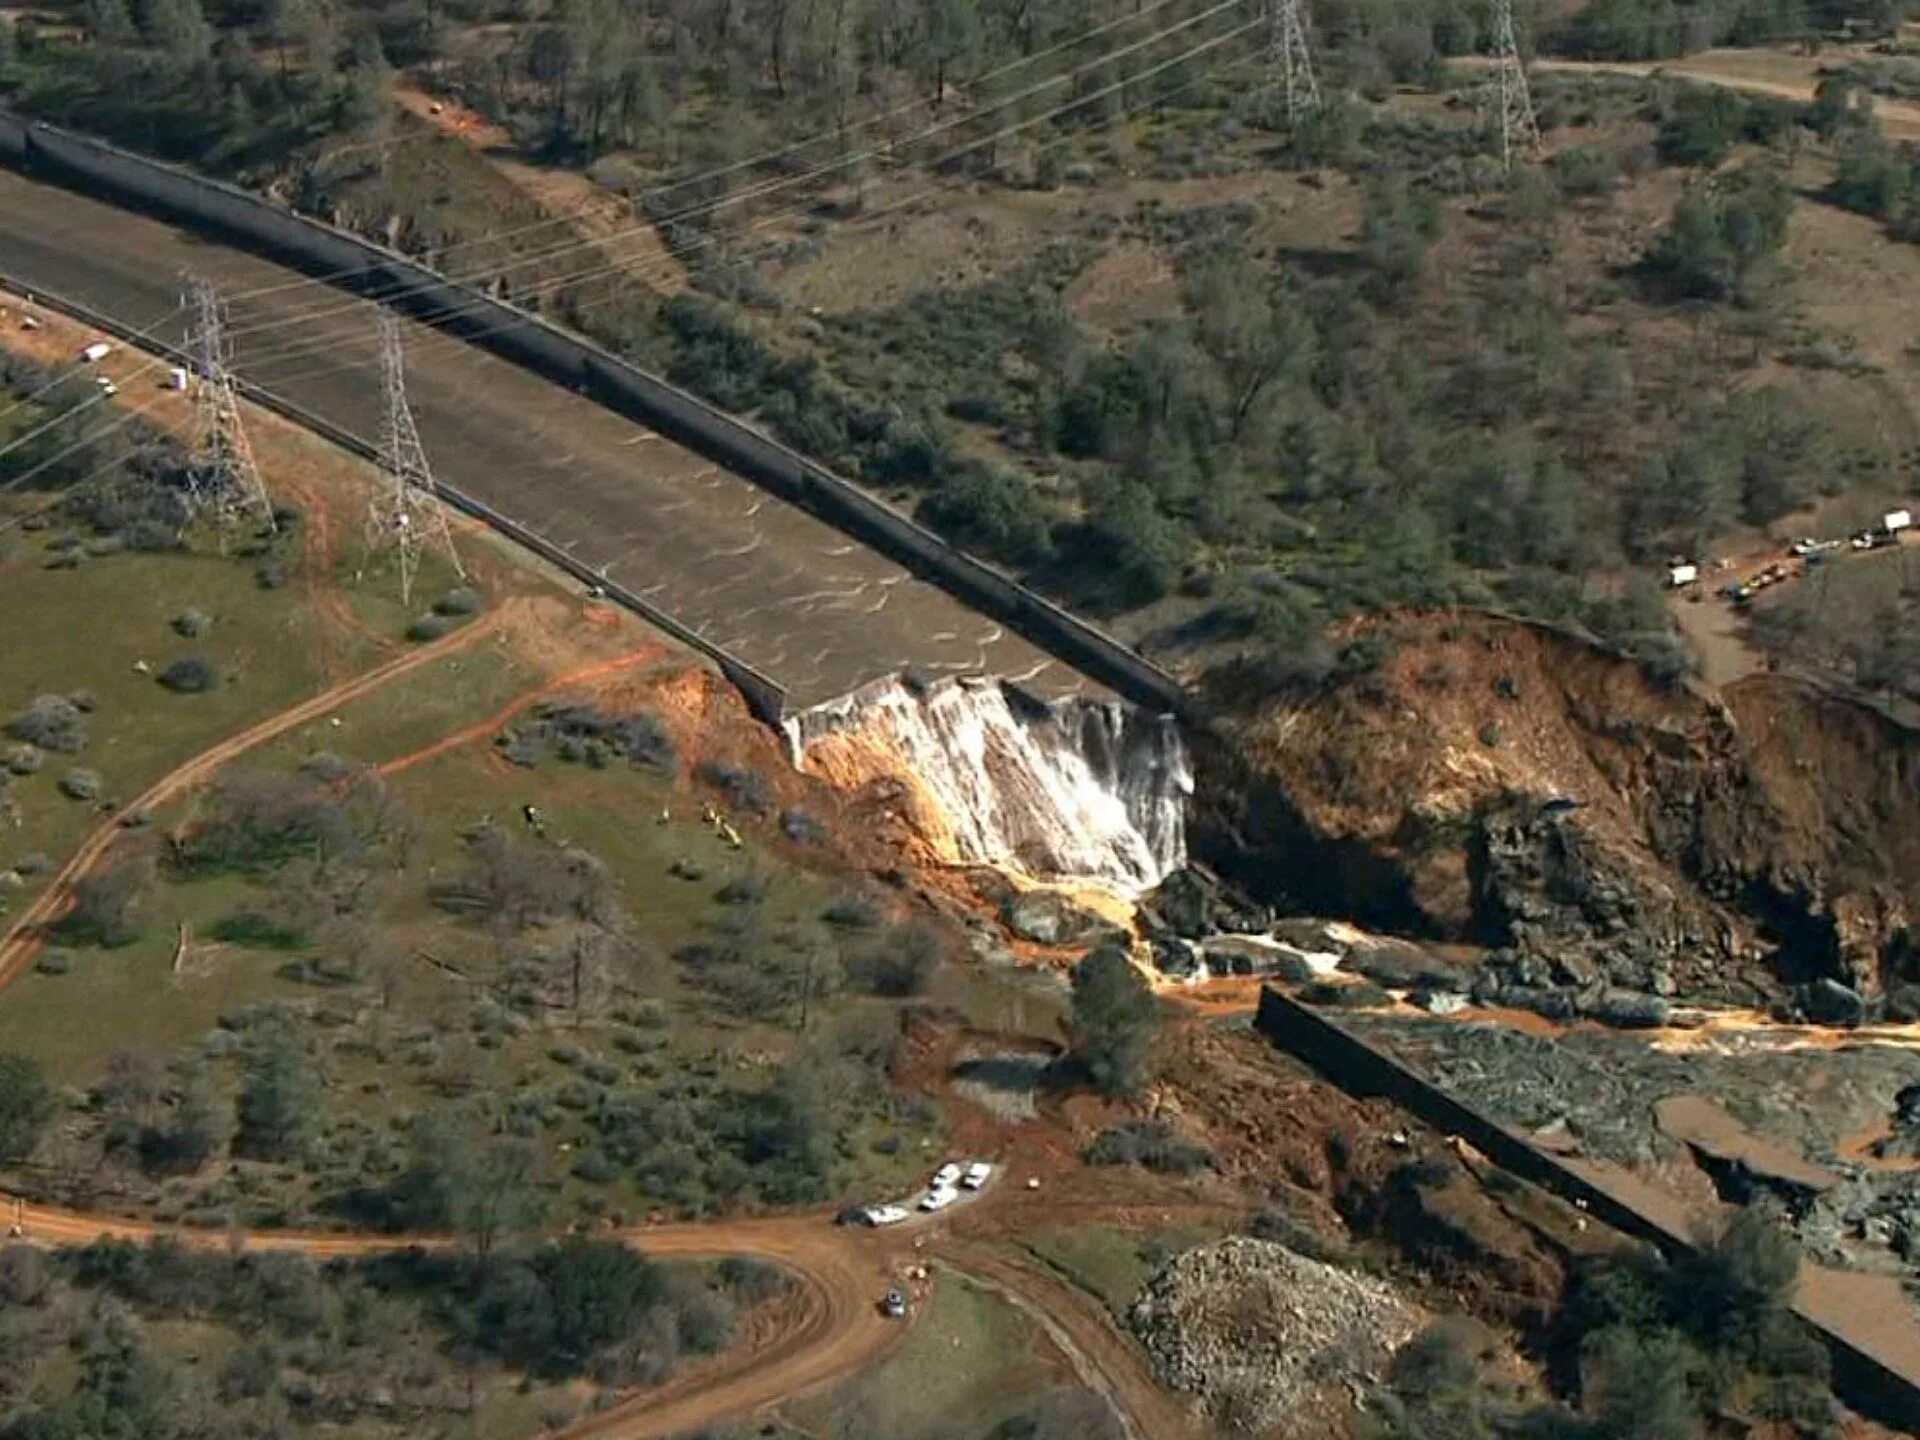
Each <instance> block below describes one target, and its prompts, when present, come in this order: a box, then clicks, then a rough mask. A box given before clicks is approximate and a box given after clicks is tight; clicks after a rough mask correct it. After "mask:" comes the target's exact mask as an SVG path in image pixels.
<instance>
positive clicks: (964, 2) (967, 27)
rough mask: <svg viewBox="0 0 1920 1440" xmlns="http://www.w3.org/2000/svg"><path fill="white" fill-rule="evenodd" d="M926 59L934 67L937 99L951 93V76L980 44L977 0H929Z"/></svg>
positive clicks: (964, 65) (961, 67) (927, 8)
mask: <svg viewBox="0 0 1920 1440" xmlns="http://www.w3.org/2000/svg"><path fill="white" fill-rule="evenodd" d="M926 17H927V19H926V25H927V40H926V50H925V55H926V61H927V63H929V64H931V65H932V67H933V99H934V103H935V104H939V103H940V102H941V101H942V100H944V99H945V97H946V93H947V76H948V75H949V74H950V73H951V72H952V71H954V70H963V69H965V68H966V66H967V65H968V63H969V62H970V61H971V60H972V58H973V56H974V54H975V52H976V51H977V50H978V49H979V45H980V19H979V8H978V6H977V4H976V3H975V0H927V7H926Z"/></svg>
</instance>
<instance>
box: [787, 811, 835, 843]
mask: <svg viewBox="0 0 1920 1440" xmlns="http://www.w3.org/2000/svg"><path fill="white" fill-rule="evenodd" d="M780 833H781V834H782V835H784V836H786V837H787V839H789V840H791V841H793V842H794V843H795V844H796V845H824V844H825V843H826V840H827V827H826V826H824V825H822V824H821V823H820V822H819V821H818V820H816V819H814V818H813V816H811V815H809V814H808V813H807V812H806V811H804V810H802V809H801V808H800V807H799V806H798V805H789V806H788V807H787V808H786V809H784V810H782V811H781V812H780Z"/></svg>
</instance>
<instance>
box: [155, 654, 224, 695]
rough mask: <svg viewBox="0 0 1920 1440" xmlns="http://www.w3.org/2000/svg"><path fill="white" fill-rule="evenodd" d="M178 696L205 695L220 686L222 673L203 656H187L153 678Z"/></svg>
mask: <svg viewBox="0 0 1920 1440" xmlns="http://www.w3.org/2000/svg"><path fill="white" fill-rule="evenodd" d="M153 678H154V679H155V680H157V681H158V682H159V683H160V684H162V685H164V686H165V687H166V688H167V689H169V690H171V691H173V692H174V693H175V694H176V695H203V694H205V693H206V692H207V691H209V690H213V689H216V688H217V687H218V686H219V684H220V671H219V669H218V668H217V667H216V666H215V665H214V663H213V662H212V661H211V660H209V659H207V658H206V657H205V656H202V655H185V656H182V657H181V658H180V659H178V660H175V661H174V662H173V663H172V664H171V665H169V666H167V667H166V668H165V669H164V670H162V671H161V672H160V673H159V674H157V675H155V676H154V677H153Z"/></svg>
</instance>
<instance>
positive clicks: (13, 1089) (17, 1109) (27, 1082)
mask: <svg viewBox="0 0 1920 1440" xmlns="http://www.w3.org/2000/svg"><path fill="white" fill-rule="evenodd" d="M57 1108H58V1105H57V1102H56V1100H55V1098H54V1093H53V1087H52V1086H51V1085H49V1084H48V1083H47V1080H46V1077H45V1076H44V1075H42V1074H41V1073H40V1067H39V1066H38V1065H37V1064H35V1063H34V1062H33V1061H32V1060H31V1059H29V1058H28V1057H27V1056H25V1055H0V1161H4V1162H7V1163H12V1162H15V1161H19V1160H24V1159H26V1158H27V1156H29V1155H30V1154H32V1153H33V1147H34V1146H36V1145H38V1144H39V1143H40V1136H41V1135H42V1134H43V1133H44V1132H45V1130H46V1128H47V1124H48V1122H49V1121H51V1120H52V1119H53V1116H54V1111H55V1110H56V1109H57Z"/></svg>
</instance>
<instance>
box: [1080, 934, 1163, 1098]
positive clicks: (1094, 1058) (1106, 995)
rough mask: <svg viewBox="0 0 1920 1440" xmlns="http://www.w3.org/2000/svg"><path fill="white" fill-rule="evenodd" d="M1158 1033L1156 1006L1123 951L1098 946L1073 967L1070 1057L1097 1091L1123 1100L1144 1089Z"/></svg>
mask: <svg viewBox="0 0 1920 1440" xmlns="http://www.w3.org/2000/svg"><path fill="white" fill-rule="evenodd" d="M1159 1029H1160V1006H1159V1003H1158V1002H1157V1001H1156V1000H1155V999H1154V998H1153V992H1152V991H1151V990H1149V989H1148V988H1147V982H1146V981H1145V980H1144V979H1142V978H1141V976H1140V972H1139V971H1138V970H1136V969H1134V966H1133V962H1132V961H1131V960H1129V959H1128V958H1127V952H1126V951H1124V950H1122V949H1120V948H1119V947H1117V946H1103V947H1101V948H1100V949H1098V950H1095V951H1093V952H1092V953H1091V954H1090V955H1088V956H1087V957H1086V958H1085V959H1084V960H1082V961H1081V962H1080V963H1079V964H1078V965H1076V966H1074V969H1073V1013H1072V1018H1071V1020H1070V1022H1069V1032H1070V1035H1071V1039H1072V1045H1073V1049H1072V1054H1073V1058H1074V1060H1075V1061H1076V1062H1077V1063H1078V1064H1079V1065H1080V1067H1081V1068H1082V1069H1083V1070H1084V1071H1085V1072H1086V1073H1087V1076H1088V1078H1089V1079H1091V1080H1092V1081H1093V1083H1094V1085H1095V1086H1096V1087H1097V1088H1099V1089H1101V1090H1104V1091H1106V1092H1107V1093H1108V1094H1113V1095H1127V1094H1132V1093H1133V1092H1135V1091H1137V1090H1138V1089H1139V1088H1140V1087H1141V1086H1142V1085H1143V1084H1145V1083H1146V1078H1147V1070H1148V1066H1149V1063H1150V1061H1151V1058H1152V1053H1153V1040H1154V1036H1155V1035H1156V1034H1157V1033H1158V1032H1159Z"/></svg>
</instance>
